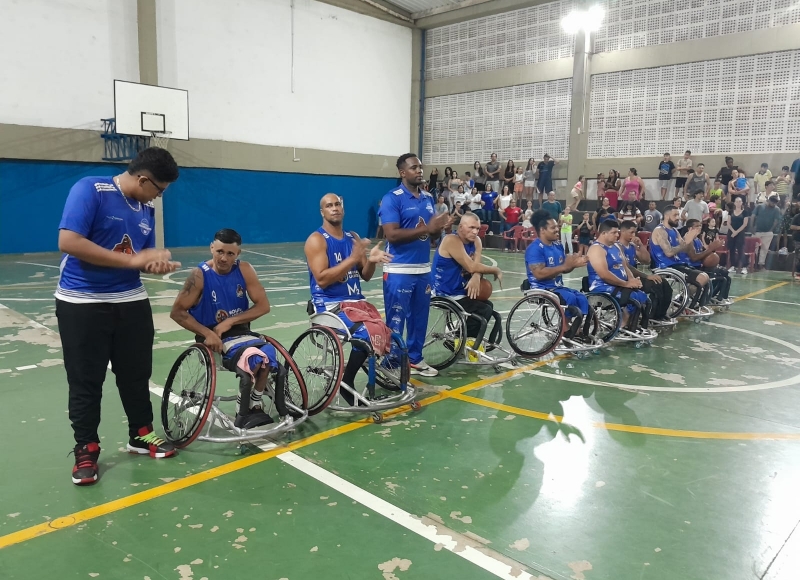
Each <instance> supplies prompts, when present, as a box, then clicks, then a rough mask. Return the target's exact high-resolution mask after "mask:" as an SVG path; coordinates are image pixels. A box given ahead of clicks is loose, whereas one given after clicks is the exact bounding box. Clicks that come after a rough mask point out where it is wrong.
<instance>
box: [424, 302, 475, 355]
mask: <svg viewBox="0 0 800 580" xmlns="http://www.w3.org/2000/svg"><path fill="white" fill-rule="evenodd" d="M466 338H467V323H466V321H465V320H464V316H463V315H462V313H461V309H460V308H459V307H458V306H456V305H455V304H454V303H452V302H451V301H450V300H445V299H442V298H432V299H431V308H430V313H429V314H428V331H427V332H426V333H425V342H424V343H423V345H422V358H423V359H425V362H426V363H428V364H429V365H430V366H432V367H433V368H435V369H436V370H442V369H446V368H447V367H449V366H450V365H451V364H453V363H454V362H456V359H458V357H459V355H461V353H462V351H463V350H464V345H465V343H466Z"/></svg>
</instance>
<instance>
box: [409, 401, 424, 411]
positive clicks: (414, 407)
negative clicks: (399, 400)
mask: <svg viewBox="0 0 800 580" xmlns="http://www.w3.org/2000/svg"><path fill="white" fill-rule="evenodd" d="M411 409H412V410H414V411H419V410H420V409H422V405H420V404H419V402H418V401H411Z"/></svg>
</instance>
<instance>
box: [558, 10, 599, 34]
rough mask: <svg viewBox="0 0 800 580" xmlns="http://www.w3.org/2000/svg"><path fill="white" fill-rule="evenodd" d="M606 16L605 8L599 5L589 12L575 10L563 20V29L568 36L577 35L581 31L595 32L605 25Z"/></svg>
mask: <svg viewBox="0 0 800 580" xmlns="http://www.w3.org/2000/svg"><path fill="white" fill-rule="evenodd" d="M605 14H606V12H605V10H603V7H602V6H599V5H597V4H595V5H594V6H592V7H591V8H589V9H588V10H573V11H572V12H570V13H569V14H567V15H566V16H565V17H564V18H563V19H562V20H561V28H563V29H564V32H566V33H567V34H575V33H577V32H578V31H580V30H583V31H584V32H594V31H595V30H598V29H599V28H600V26H601V25H602V24H603V17H604V16H605Z"/></svg>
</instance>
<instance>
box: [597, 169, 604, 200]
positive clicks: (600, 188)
mask: <svg viewBox="0 0 800 580" xmlns="http://www.w3.org/2000/svg"><path fill="white" fill-rule="evenodd" d="M596 187H597V203H603V198H604V197H605V196H606V176H605V175H603V174H602V173H598V174H597V183H596Z"/></svg>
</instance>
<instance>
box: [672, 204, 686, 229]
mask: <svg viewBox="0 0 800 580" xmlns="http://www.w3.org/2000/svg"><path fill="white" fill-rule="evenodd" d="M682 204H683V199H682V198H680V197H674V198H672V205H674V206H675V209H677V210H678V216H679V217H678V225H677V226H676V227H677V228H678V230H682V229H683V224H684V221H683V217H682V216H683V209H682V208H681V205H682ZM681 235H683V232H681Z"/></svg>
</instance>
